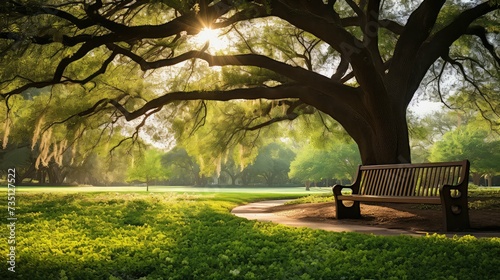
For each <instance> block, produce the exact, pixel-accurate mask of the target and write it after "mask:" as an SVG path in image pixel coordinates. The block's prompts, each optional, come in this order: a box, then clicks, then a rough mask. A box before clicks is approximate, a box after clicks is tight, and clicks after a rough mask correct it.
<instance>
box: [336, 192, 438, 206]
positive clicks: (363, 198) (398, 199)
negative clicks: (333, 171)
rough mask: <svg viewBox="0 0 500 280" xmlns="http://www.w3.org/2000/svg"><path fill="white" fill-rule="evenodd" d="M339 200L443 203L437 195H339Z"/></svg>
mask: <svg viewBox="0 0 500 280" xmlns="http://www.w3.org/2000/svg"><path fill="white" fill-rule="evenodd" d="M338 199H339V200H347V201H349V200H355V201H362V202H389V203H414V204H421V203H422V204H441V199H440V198H439V197H435V196H378V195H356V194H353V195H339V196H338Z"/></svg>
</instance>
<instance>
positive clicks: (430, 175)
mask: <svg viewBox="0 0 500 280" xmlns="http://www.w3.org/2000/svg"><path fill="white" fill-rule="evenodd" d="M357 180H358V182H359V183H360V185H359V187H360V188H359V194H363V195H379V196H439V187H441V186H443V185H460V184H462V185H463V184H468V181H469V162H468V161H467V160H464V161H458V162H439V163H421V164H393V165H363V166H360V167H359V170H358V178H357Z"/></svg>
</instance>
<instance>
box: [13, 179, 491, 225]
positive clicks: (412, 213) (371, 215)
mask: <svg viewBox="0 0 500 280" xmlns="http://www.w3.org/2000/svg"><path fill="white" fill-rule="evenodd" d="M21 190H22V191H26V192H68V193H71V192H95V191H99V192H101V191H102V192H113V191H116V192H143V191H144V187H143V186H140V187H138V186H134V187H92V186H81V187H22V188H21ZM150 192H152V193H158V192H160V193H161V192H177V193H179V192H181V193H182V192H188V193H191V192H195V193H248V194H259V193H261V194H271V195H276V194H284V195H292V196H294V195H296V196H308V195H313V196H317V198H316V199H312V200H311V199H306V200H299V201H298V203H290V204H285V205H282V206H277V207H273V208H270V209H269V210H268V212H269V213H274V214H276V215H279V216H286V217H288V218H293V219H301V220H309V221H322V222H327V223H336V224H343V225H346V224H355V225H368V226H377V227H384V228H389V229H402V230H407V231H424V232H441V231H442V227H441V226H442V224H443V223H442V219H443V215H442V213H441V206H439V205H413V204H371V205H370V204H366V203H362V204H361V213H362V215H363V218H362V219H359V220H355V219H348V220H336V219H335V217H336V214H335V207H334V204H333V203H334V202H333V197H332V196H331V189H330V188H329V187H325V188H318V187H313V188H311V189H310V190H309V191H306V190H305V189H304V188H303V187H221V186H207V187H186V186H169V187H166V186H151V187H150ZM470 196H471V197H470V198H469V207H470V210H469V215H470V223H471V228H472V231H496V232H500V187H490V188H484V187H483V188H475V189H473V190H471V191H470ZM300 202H303V203H300ZM311 202H312V203H311Z"/></svg>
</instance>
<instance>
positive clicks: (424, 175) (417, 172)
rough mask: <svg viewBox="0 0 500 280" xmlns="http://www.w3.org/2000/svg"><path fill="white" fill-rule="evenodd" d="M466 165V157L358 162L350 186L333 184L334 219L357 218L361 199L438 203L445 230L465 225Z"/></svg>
mask: <svg viewBox="0 0 500 280" xmlns="http://www.w3.org/2000/svg"><path fill="white" fill-rule="evenodd" d="M469 167H470V163H469V161H468V160H464V161H457V162H440V163H421V164H390V165H360V166H359V168H358V172H357V175H356V179H355V181H354V183H353V184H352V185H351V186H342V185H335V186H334V187H333V195H334V197H335V207H336V210H337V219H356V218H360V217H361V211H360V202H379V203H385V202H387V203H413V204H440V205H441V206H442V207H441V209H442V213H443V218H444V219H443V220H444V229H445V230H446V231H460V230H464V229H467V228H469V210H468V206H467V195H468V194H467V188H468V183H469ZM349 204H350V205H349Z"/></svg>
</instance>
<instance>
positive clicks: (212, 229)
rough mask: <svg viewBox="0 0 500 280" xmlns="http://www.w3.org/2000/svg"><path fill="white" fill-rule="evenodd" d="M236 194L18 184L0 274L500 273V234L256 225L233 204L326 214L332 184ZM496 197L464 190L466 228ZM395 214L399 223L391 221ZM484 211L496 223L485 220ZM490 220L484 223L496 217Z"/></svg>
mask: <svg viewBox="0 0 500 280" xmlns="http://www.w3.org/2000/svg"><path fill="white" fill-rule="evenodd" d="M241 191H243V189H241V188H239V189H235V188H221V187H215V186H214V187H207V188H189V187H150V192H149V193H148V192H146V191H145V189H144V188H142V187H104V188H101V187H77V188H68V187H52V188H37V187H19V188H18V189H17V191H16V206H15V211H16V218H17V220H16V222H15V223H16V224H15V228H12V229H11V230H10V231H11V237H12V238H13V239H15V242H16V243H15V248H12V247H7V246H4V245H6V244H7V243H8V242H7V240H6V238H3V239H0V242H2V244H3V245H1V244H0V263H3V264H4V265H3V266H2V267H0V279H29V280H38V279H44V280H46V279H109V280H118V279H120V280H122V279H123V280H125V279H127V280H128V279H141V280H148V279H179V280H181V279H182V280H185V279H495V277H497V276H498V275H500V259H499V258H498V256H499V254H500V238H495V237H494V238H476V237H475V236H473V235H472V236H471V235H466V236H452V237H451V238H448V237H446V236H445V235H441V234H437V235H436V234H430V235H424V236H423V237H419V238H415V237H412V236H407V235H398V236H378V235H371V234H360V233H352V232H341V233H339V232H328V231H323V230H313V229H310V228H306V227H301V228H294V227H288V226H283V225H279V224H274V223H268V222H258V221H251V220H247V219H242V218H240V217H236V216H235V215H233V214H231V210H232V209H234V208H235V207H237V206H238V205H242V204H247V203H252V202H256V201H262V200H271V199H292V200H293V201H294V203H297V202H298V203H299V204H296V205H294V204H290V205H284V206H280V207H277V208H275V209H272V210H270V211H274V212H275V213H276V214H277V215H291V216H293V217H296V218H299V219H325V220H327V221H330V222H333V221H335V220H333V219H332V218H333V217H332V216H331V215H332V211H333V202H332V200H333V198H332V197H331V191H330V189H329V188H323V189H321V188H314V189H312V190H311V191H309V192H306V191H305V190H304V189H303V188H271V189H267V188H251V190H248V192H246V193H243V192H241ZM252 191H253V192H252ZM280 191H281V192H280ZM499 193H500V192H499V191H498V190H486V191H483V190H481V191H479V192H477V193H473V192H471V194H472V198H474V197H476V198H477V200H475V201H472V202H471V206H472V208H473V210H474V208H477V210H478V211H479V212H477V211H476V212H475V213H471V223H472V224H473V226H477V227H479V226H480V225H479V223H478V221H476V220H475V217H476V215H479V216H481V215H484V216H487V215H490V212H488V211H491V212H492V213H493V212H498V210H499V209H500V207H499V200H500V199H499V197H500V196H499ZM308 194H315V195H313V196H310V195H308ZM296 198H297V199H296ZM474 199H475V198H474ZM373 207H380V208H373V209H372V210H373V211H374V213H373V215H372V214H370V212H369V208H366V207H365V209H363V210H364V211H365V215H366V217H365V218H364V220H361V221H356V222H359V223H362V224H374V225H375V224H376V225H382V224H383V223H384V222H385V223H386V224H385V225H386V226H391V225H389V224H388V223H387V221H386V220H387V219H389V218H390V217H392V219H393V220H392V222H393V225H394V224H398V221H399V222H400V223H399V224H398V226H401V225H405V226H408V227H415V226H417V225H418V226H422V225H423V224H424V223H421V221H419V220H418V219H413V220H412V219H407V220H408V221H411V222H412V223H414V224H413V225H410V222H408V221H405V222H403V220H405V219H404V216H403V214H397V215H395V214H394V213H395V212H393V211H399V212H397V213H406V212H408V213H413V214H418V213H425V211H429V215H430V216H432V217H431V218H433V219H434V218H435V217H433V215H436V216H437V219H439V215H440V212H439V209H432V208H429V209H420V208H417V209H411V208H408V209H405V210H402V209H399V208H394V207H392V206H391V207H388V206H373ZM4 208H6V207H4ZM387 209H392V210H390V211H389V210H387ZM0 210H2V211H4V212H5V213H6V211H7V209H0ZM415 210H418V211H424V212H415ZM375 211H378V212H375ZM391 211H392V212H391ZM471 211H472V210H471ZM300 215H302V216H300ZM398 215H400V217H399V218H400V220H398V219H397V218H394V216H398ZM405 215H408V214H405ZM488 217H489V220H490V222H491V220H492V218H491V217H492V216H491V215H490V216H488ZM343 222H344V221H343ZM346 222H348V221H346ZM351 222H354V221H351ZM437 224H440V223H439V222H438V223H437ZM490 225H492V226H489V225H486V226H485V227H483V228H482V229H483V230H492V227H495V226H498V225H499V224H496V225H495V224H490ZM5 229H7V227H5ZM423 229H427V228H423ZM478 230H481V229H480V228H478ZM9 240H10V239H9ZM9 255H12V256H13V257H12V258H14V260H15V263H14V265H15V269H16V272H15V274H14V273H13V272H10V271H9V270H7V265H6V264H8V262H7V257H8V256H9ZM9 258H11V257H9ZM12 277H14V278H12Z"/></svg>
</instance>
